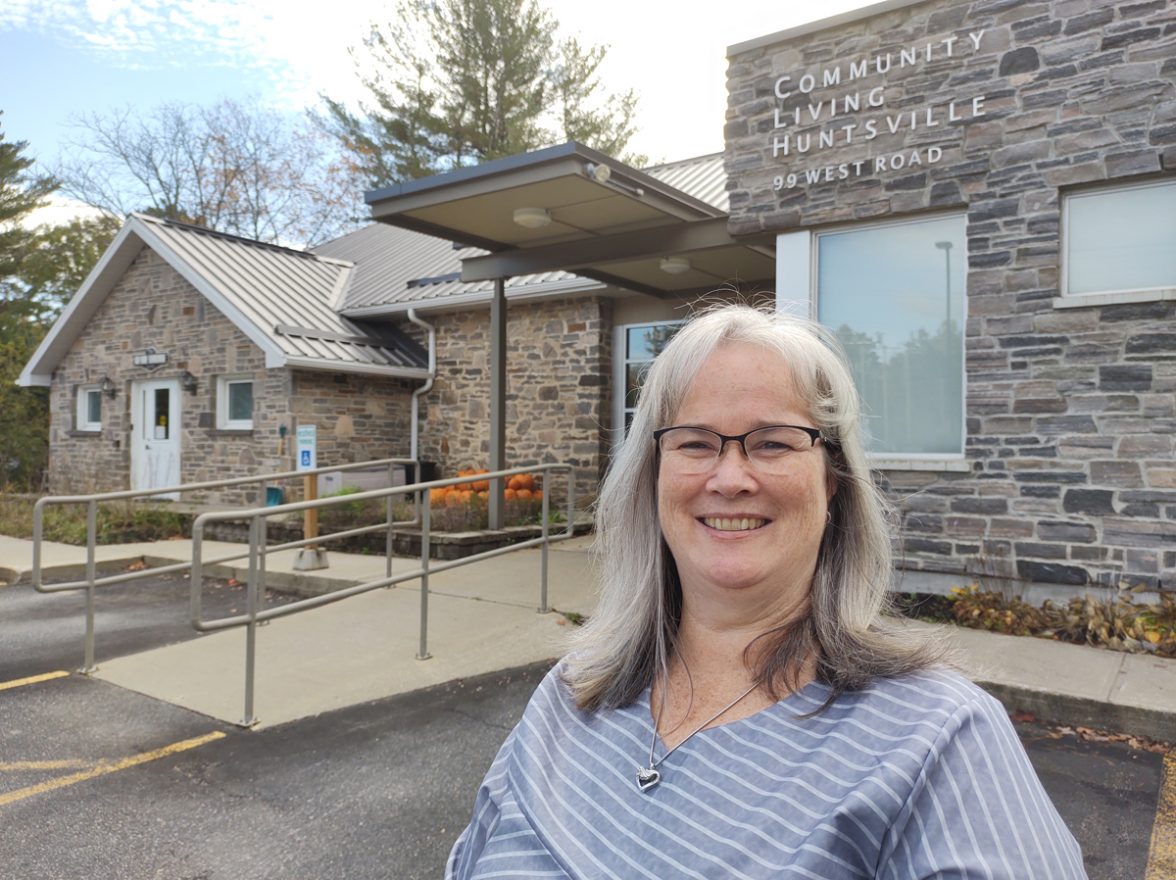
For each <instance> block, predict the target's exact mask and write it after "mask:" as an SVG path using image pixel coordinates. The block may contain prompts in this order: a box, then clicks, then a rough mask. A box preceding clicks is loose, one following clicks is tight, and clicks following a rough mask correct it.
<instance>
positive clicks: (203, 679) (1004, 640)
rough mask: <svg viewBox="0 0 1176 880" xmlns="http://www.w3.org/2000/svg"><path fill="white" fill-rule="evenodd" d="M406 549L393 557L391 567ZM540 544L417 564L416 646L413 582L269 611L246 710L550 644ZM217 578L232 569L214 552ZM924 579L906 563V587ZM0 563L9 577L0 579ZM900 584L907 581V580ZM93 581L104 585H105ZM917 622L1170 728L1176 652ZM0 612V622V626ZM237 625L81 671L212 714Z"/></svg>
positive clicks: (979, 656) (1050, 682) (373, 560)
mask: <svg viewBox="0 0 1176 880" xmlns="http://www.w3.org/2000/svg"><path fill="white" fill-rule="evenodd" d="M589 540H590V539H589V538H584V537H581V538H573V539H571V540H568V541H563V542H560V543H557V544H554V545H552V549H551V552H550V554H549V594H548V603H549V605H550V606H551V607H553V608H556V609H559V610H560V611H574V612H578V613H582V614H588V613H591V610H592V607H593V603H594V595H593V587H592V572H591V568H590V564H589V561H588V556H587V546H588V542H589ZM31 546H32V545H31V543H30V542H27V541H20V540H18V539H13V538H8V537H4V536H0V568H7V569H9V570H10V571H11V572H14V573H15V575H16V576H17V577H19V578H20V579H22V580H27V579H28V571H29V569H30V568H31V563H32V550H31ZM241 549H242V548H241V547H240V546H239V545H233V544H222V543H215V542H205V556H206V558H208V557H212V556H221V555H230V554H231V553H233V552H240V550H241ZM97 558H98V560H99V562H100V563H101V565H102V567H103V568H106V569H109V568H111V567H113V568H121V567H125V566H126V565H127V564H129V563H131V562H133V561H135V560H137V559H144V560H145V561H147V562H148V564H149V565H157V564H162V563H164V562H168V561H186V560H189V559H190V558H191V542H189V541H161V542H156V543H147V544H130V545H121V546H108V547H100V548H98V552H97ZM293 560H294V553H293V551H289V552H286V553H277V554H274V555H272V556H271V557H270V558H269V559H268V561H267V583H268V584H269V585H271V586H278V587H279V588H281V587H282V586H285V587H290V586H291V585H293V584H294V583H295V582H297V581H301V582H302V583H301V586H302V587H304V588H307V589H308V591H309V592H323V591H327V590H330V589H338V588H340V587H343V586H350V585H351V584H356V583H363V582H370V581H374V580H377V579H379V578H381V577H383V576H384V559H383V557H379V556H362V555H357V554H347V553H336V552H333V551H332V552H331V553H330V554H329V561H330V567H329V568H328V569H326V570H323V571H318V572H312V573H297V572H294V570H293ZM43 564H44V566H45V568H46V571H47V572H51V573H52V576H53V577H54V578H57V579H60V578H61V577H64V576H75V575H77V574H79V573H81V572H84V564H85V551H84V549H83V548H78V547H72V546H68V545H62V544H51V543H47V544H45V545H44V549H43ZM418 565H419V560H414V559H399V558H398V559H396V560H395V561H394V568H393V570H394V572H395V571H409V570H414V569H416V568H417V566H418ZM539 571H540V551H539V550H538V549H535V548H531V549H525V550H518V551H515V552H512V553H507V554H503V555H502V556H498V557H496V558H493V559H489V560H484V561H481V562H478V563H474V564H472V565H470V566H465V567H461V568H457V569H454V570H451V571H448V572H443V573H441V574H437V575H431V576H430V579H429V581H430V583H429V586H430V590H429V594H430V595H429V618H428V619H429V627H428V632H429V635H428V647H429V652H430V654H431V655H432V656H431V658H430V659H427V660H417V659H416V653H417V649H418V643H419V628H420V605H421V596H420V588H419V581H409V582H406V583H405V584H402V585H400V586H397V587H393V588H389V589H378V590H375V591H372V592H370V593H365V594H363V595H361V596H355V597H352V598H349V599H344V600H341V601H339V602H336V603H333V604H331V605H328V606H325V607H323V608H317V609H313V610H308V611H305V612H303V613H300V614H296V615H294V616H291V617H287V618H281V619H278V620H274V621H272V622H271V623H269V624H268V625H266V626H264V627H262V628H260V629H259V631H258V638H257V642H258V655H257V682H256V702H255V707H256V714H257V715H258V717H259V718H260V721H261V723H262V724H266V725H273V724H278V723H281V722H284V721H290V720H294V719H296V718H303V717H307V716H310V715H316V714H319V713H322V712H328V711H331V710H333V709H338V708H341V707H343V706H348V705H354V704H356V703H361V702H366V701H369V700H375V699H380V698H383V697H387V696H391V695H393V694H399V693H405V692H408V691H413V690H417V689H419V688H422V687H426V686H429V685H433V684H439V683H441V682H445V681H450V680H453V679H456V678H465V677H470V676H473V675H478V674H481V673H485V672H493V671H496V670H500V669H508V668H511V667H515V666H520V665H523V664H526V663H530V662H533V661H536V660H542V659H545V658H549V657H557V656H559V655H560V654H561V653H562V652H563V650H564V645H565V640H566V634H567V632H568V626H567V624H566V620H565V618H564V617H563V616H562V615H559V614H537V613H536V608H537V605H538V600H539ZM219 573H220V574H221V575H222V576H229V575H230V574H231V575H232V576H235V577H238V579H244V576H245V566H244V564H243V562H242V563H235V564H233V563H229V564H226V565H225V566H224V567H222V568H221V569H220V572H219ZM936 577H939V578H941V579H942V581H943V582H944V583H942V584H939V585H938V586H940V587H945V586H947V585H949V582H950V584H951V585H957V584H958V582H959V579H958V578H954V577H950V576H946V575H944V576H930V575H927V574H925V573H924V574H920V577H919V582H920V589H925V590H926V589H929V588H931V587H932V586H934V585H933V584H931V583H930V581H929V578H930V579H932V580H933V579H934V578H936ZM12 579H13V577H12V575H9V580H12ZM907 588H908V589H909V588H910V587H909V586H908V587H907ZM105 589H117V586H113V587H108V588H105ZM909 625H910V626H912V627H914V628H918V629H920V630H926V629H930V630H932V631H933V632H935V633H936V634H937V635H938V636H939V637H941V638H943V639H945V640H946V641H947V642H948V643H949V644H950V645H951V646H952V647H953V648H954V649H955V651H956V654H957V659H958V661H959V664H960V666H961V667H962V669H963V671H964V672H965V673H966V674H968V675H969V676H971V677H972V678H973V679H975V680H976V681H978V682H980V683H981V684H983V685H985V686H986V687H987V688H988V689H989V690H990V691H991V692H993V693H994V694H996V695H997V696H998V697H999V698H1000V699H1001V700H1002V701H1003V702H1004V703H1005V704H1006V706H1007V707H1008V708H1009V709H1010V710H1012V709H1022V710H1025V711H1029V712H1033V713H1034V714H1036V715H1037V716H1038V717H1039V718H1041V719H1043V720H1048V721H1053V722H1056V723H1061V724H1070V725H1075V726H1086V727H1095V728H1101V729H1106V730H1111V731H1115V732H1119V733H1130V734H1135V735H1140V736H1149V737H1152V738H1155V739H1161V740H1165V741H1169V742H1173V741H1176V660H1166V659H1162V658H1156V657H1150V656H1148V655H1138V654H1122V653H1118V652H1114V651H1108V650H1103V649H1099V648H1088V647H1083V646H1078V645H1067V644H1063V643H1059V642H1052V641H1048V640H1045V639H1034V638H1022V637H1015V636H1004V635H998V634H994V633H988V632H982V631H979V630H970V629H963V628H959V627H953V626H946V625H941V626H934V625H930V624H922V623H913V622H912V623H910V624H909ZM2 626H3V624H2V623H0V628H2ZM244 656H245V634H244V630H243V629H235V630H228V631H222V632H218V633H213V634H209V635H204V636H201V637H199V638H196V639H192V640H189V641H186V642H182V643H180V644H176V645H171V646H168V647H164V648H159V649H156V650H152V651H147V652H144V653H142V654H136V655H132V656H127V657H121V658H117V659H113V660H104V659H103V658H102V657H99V658H98V663H99V666H100V669H99V671H98V673H97V677H98V678H101V679H104V680H106V681H110V682H112V683H114V684H117V685H120V686H122V687H126V688H129V689H131V690H134V691H137V692H140V693H144V694H148V695H150V696H152V697H156V698H158V699H161V700H165V701H167V702H169V703H173V704H176V705H180V706H184V707H187V708H189V709H193V710H195V711H197V712H202V713H204V714H207V715H210V716H213V717H215V718H219V719H222V720H225V721H230V722H238V721H240V720H241V718H242V713H243V705H244V704H243V694H244Z"/></svg>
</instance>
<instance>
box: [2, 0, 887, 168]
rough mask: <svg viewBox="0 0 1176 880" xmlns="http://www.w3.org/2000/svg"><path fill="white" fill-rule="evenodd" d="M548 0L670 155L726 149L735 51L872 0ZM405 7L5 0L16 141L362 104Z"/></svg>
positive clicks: (35, 147) (8, 124)
mask: <svg viewBox="0 0 1176 880" xmlns="http://www.w3.org/2000/svg"><path fill="white" fill-rule="evenodd" d="M546 5H547V7H548V8H549V9H551V10H552V12H553V13H554V14H555V16H556V18H557V19H558V20H559V22H560V25H561V29H562V32H563V33H564V34H566V35H574V36H577V37H579V38H580V39H581V40H582V41H585V42H589V43H593V44H601V43H603V44H608V45H609V46H610V47H611V48H610V52H609V56H608V60H607V62H606V68H605V71H604V78H605V82H606V85H607V86H608V87H609V88H610V89H612V90H614V91H622V90H625V89H628V88H634V89H636V90H637V92H638V94H639V95H640V104H639V108H638V119H639V126H640V134H639V136H638V138H637V140H636V141H635V143H634V144H633V146H634V148H635V149H636V150H637V151H639V152H643V153H646V154H648V155H649V156H650V157H651V158H654V159H663V160H669V159H680V158H685V157H688V156H692V155H701V154H704V153H709V152H716V151H718V150H721V149H722V125H723V112H724V108H725V100H726V94H725V81H724V76H725V67H726V61H725V54H726V48H727V46H729V45H731V44H733V43H738V42H742V41H744V40H749V39H752V38H755V37H758V36H762V35H765V34H770V33H774V32H776V31H779V30H783V29H785V28H788V27H792V26H794V25H797V24H800V23H803V22H806V21H811V20H814V19H818V18H823V17H827V16H830V15H833V14H835V13H837V12H841V11H844V10H846V9H853V8H858V7H861V6H866V5H869V3H868V2H863V0H774V2H763V0H734V2H728V3H720V4H707V3H703V2H701V0H699V2H697V3H694V4H689V5H688V4H664V5H663V4H653V3H640V2H638V3H634V2H632V0H628V2H626V0H596V2H593V3H584V2H572V0H548V2H547V4H546ZM394 8H395V2H394V0H391V2H390V0H382V2H380V0H330V2H318V3H313V4H312V3H308V2H305V0H2V2H0V82H3V83H4V90H3V93H0V110H3V111H4V116H3V118H2V124H3V129H4V134H5V138H6V139H7V140H25V141H28V142H29V153H30V154H32V155H33V156H35V157H37V158H39V159H41V160H44V161H46V162H52V161H53V160H55V159H56V158H57V157H58V155H59V152H60V150H61V149H62V144H63V142H64V141H65V140H66V139H67V138H68V137H69V135H70V132H71V129H70V127H69V121H70V118H71V117H73V116H76V115H78V114H79V113H84V112H99V113H108V112H110V111H111V110H113V109H117V108H123V107H127V106H130V107H134V108H142V109H144V110H145V109H148V108H151V107H154V106H155V105H158V104H160V103H162V102H164V101H184V102H191V103H211V102H213V101H215V100H216V99H218V98H221V97H235V98H246V97H257V98H260V99H261V100H262V101H263V102H266V103H271V104H273V105H274V106H277V107H281V108H284V109H288V110H290V111H297V110H300V109H302V108H306V107H310V106H315V105H317V103H318V97H317V96H318V94H319V93H326V94H330V95H332V96H333V97H339V98H342V99H344V100H347V101H354V100H356V99H357V98H358V97H360V90H359V88H358V83H357V80H356V76H355V68H354V65H353V62H352V59H351V57H350V56H349V54H348V49H349V48H350V47H352V46H354V45H356V44H357V43H358V42H359V41H360V39H361V38H362V35H363V33H364V31H365V28H366V26H367V24H368V23H369V22H371V21H379V20H382V19H386V17H387V16H388V15H389V14H390V10H392V9H394ZM695 8H696V9H697V10H698V11H697V12H695V11H684V10H687V9H695ZM667 10H673V11H672V12H669V11H667ZM704 13H709V14H704Z"/></svg>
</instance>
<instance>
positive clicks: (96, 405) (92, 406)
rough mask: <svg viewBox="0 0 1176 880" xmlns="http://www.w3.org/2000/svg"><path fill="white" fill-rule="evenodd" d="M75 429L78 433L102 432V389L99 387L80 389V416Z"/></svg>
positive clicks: (91, 386)
mask: <svg viewBox="0 0 1176 880" xmlns="http://www.w3.org/2000/svg"><path fill="white" fill-rule="evenodd" d="M75 429H76V430H78V431H101V430H102V389H101V388H99V387H98V386H97V385H84V386H82V387H81V388H79V389H78V415H77V422H76V425H75Z"/></svg>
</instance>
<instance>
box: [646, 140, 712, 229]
mask: <svg viewBox="0 0 1176 880" xmlns="http://www.w3.org/2000/svg"><path fill="white" fill-rule="evenodd" d="M644 171H645V173H646V174H648V175H649V176H650V177H656V178H657V179H658V180H661V181H663V182H665V183H668V184H669V185H670V186H672V187H674V189H680V190H681V191H682V192H684V193H688V194H689V195H692V196H694V198H696V199H698V200H699V201H703V202H706V203H707V204H708V205H710V206H711V207H714V208H718V209H719V210H720V211H722V212H723V213H724V214H725V213H727V211H728V209H729V208H730V200H729V199H728V198H727V172H726V170H725V169H724V168H723V154H722V153H712V154H711V155H709V156H699V157H697V158H695V159H683V160H681V161H679V162H667V163H666V164H664V165H655V166H653V167H651V168H646V169H644Z"/></svg>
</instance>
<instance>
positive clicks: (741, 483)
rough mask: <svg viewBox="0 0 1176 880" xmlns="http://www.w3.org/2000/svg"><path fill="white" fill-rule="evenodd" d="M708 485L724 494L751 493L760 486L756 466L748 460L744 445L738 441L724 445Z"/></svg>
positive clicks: (731, 441)
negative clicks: (756, 475)
mask: <svg viewBox="0 0 1176 880" xmlns="http://www.w3.org/2000/svg"><path fill="white" fill-rule="evenodd" d="M708 483H709V486H708V488H712V489H714V490H715V491H717V492H721V493H723V494H731V493H733V492H744V491H749V490H751V489H753V488H754V487H755V486H757V485H758V483H757V481H756V477H755V465H753V464H752V463H751V460H750V459H749V458H748V456H747V451H746V448H745V447H744V446H743V444H742V443H740V442H739V441H738V440H728V441H727V442H726V443H724V444H723V448H722V449H720V450H719V458H718V461H716V462H715V469H714V472H713V473H712V474H711V477H710V480H709V481H708Z"/></svg>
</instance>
